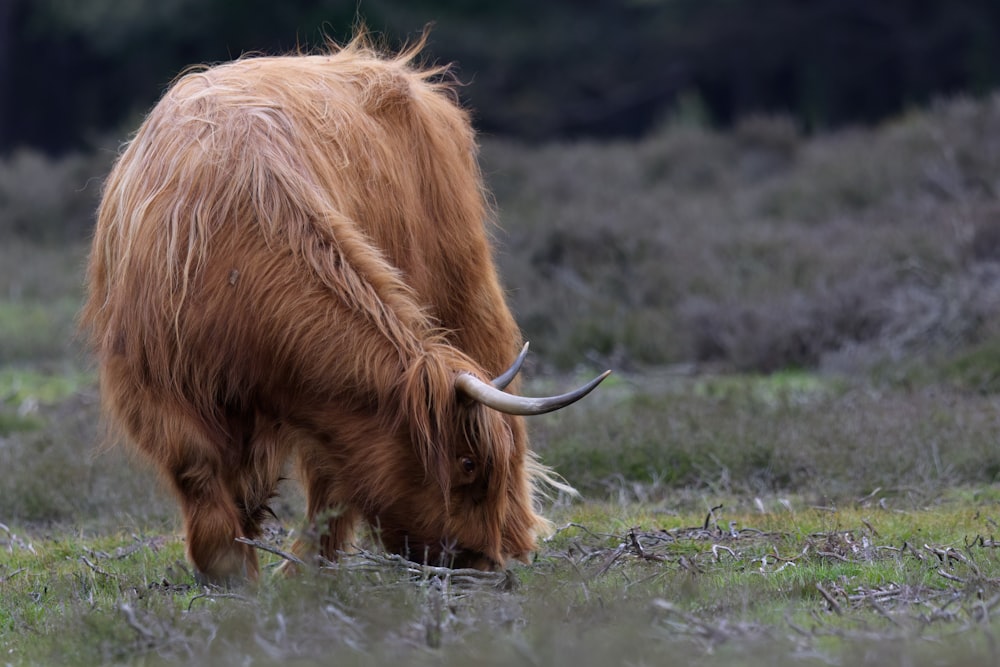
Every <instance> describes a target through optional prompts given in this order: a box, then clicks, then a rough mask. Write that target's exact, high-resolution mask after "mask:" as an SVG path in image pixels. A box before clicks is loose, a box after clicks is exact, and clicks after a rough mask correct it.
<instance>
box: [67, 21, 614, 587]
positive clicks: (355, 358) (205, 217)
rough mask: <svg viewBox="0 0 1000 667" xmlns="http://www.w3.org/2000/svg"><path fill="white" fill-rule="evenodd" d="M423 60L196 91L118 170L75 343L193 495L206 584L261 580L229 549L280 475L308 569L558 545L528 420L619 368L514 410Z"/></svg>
mask: <svg viewBox="0 0 1000 667" xmlns="http://www.w3.org/2000/svg"><path fill="white" fill-rule="evenodd" d="M418 51H419V46H418V47H417V48H414V49H410V50H408V51H406V52H404V53H401V54H399V55H394V56H385V55H382V54H380V53H378V52H376V51H375V50H374V49H373V48H371V47H370V46H369V45H367V44H366V43H365V41H364V40H363V39H358V40H355V41H354V42H352V43H351V44H349V45H348V46H345V47H343V48H332V49H331V51H330V52H329V53H327V54H323V55H294V56H282V57H254V58H244V59H240V60H237V61H234V62H230V63H226V64H222V65H218V66H215V67H210V68H203V69H199V70H192V71H189V72H187V73H186V74H184V75H183V76H182V77H180V78H179V79H178V80H177V81H176V82H175V83H174V84H173V85H172V86H171V87H170V88H169V90H168V91H167V92H166V93H165V94H164V96H163V98H162V99H161V100H160V101H159V103H157V104H156V106H155V107H154V108H153V109H152V111H151V112H150V113H149V115H148V117H147V118H146V119H145V121H144V122H143V123H142V125H141V127H140V128H139V130H138V132H137V133H136V135H135V137H134V138H133V139H132V140H131V141H130V142H129V143H128V145H127V147H126V148H125V149H124V151H123V152H122V154H121V155H120V157H119V159H118V161H117V162H116V164H115V166H114V168H113V169H112V171H111V173H110V175H109V176H108V179H107V182H106V184H105V188H104V193H103V198H102V201H101V205H100V210H99V213H98V221H97V228H96V232H95V237H94V240H93V247H92V251H91V256H90V263H89V268H88V300H87V303H86V305H85V306H84V310H83V313H82V323H83V325H84V327H86V328H87V329H88V330H89V331H90V334H91V338H92V344H93V347H94V349H95V351H96V355H97V359H98V364H99V368H100V384H101V394H102V403H103V407H104V410H105V413H106V415H107V416H108V421H109V423H110V424H111V425H112V426H113V427H116V428H117V430H120V431H121V432H122V434H123V436H124V438H125V439H126V440H127V441H130V442H131V443H133V444H134V445H135V447H136V448H137V449H138V450H139V451H140V452H142V454H144V455H145V457H146V458H147V459H148V460H149V461H150V462H151V463H152V464H153V465H154V466H155V467H156V468H157V469H158V470H159V471H160V472H161V473H162V475H163V477H164V478H165V480H166V482H167V484H168V485H169V486H170V488H171V489H172V490H173V492H174V493H175V494H176V496H177V499H178V500H179V503H180V507H181V511H182V515H183V518H184V527H185V532H186V538H187V550H188V557H189V559H190V560H191V562H192V563H193V564H194V566H195V567H196V568H197V570H198V572H199V573H200V576H202V577H204V578H205V579H206V580H209V581H216V582H219V581H222V582H225V581H231V580H238V579H240V578H243V577H248V578H250V579H255V578H256V577H257V576H258V563H257V557H256V553H255V552H254V550H253V548H252V547H251V546H248V545H247V544H245V543H243V542H240V541H237V540H236V538H239V537H244V538H253V537H255V536H257V535H258V534H259V532H260V526H261V522H262V520H263V519H264V518H265V516H266V515H267V513H268V512H269V509H268V502H269V499H270V498H271V497H272V496H273V495H274V493H275V488H276V485H277V483H278V481H279V477H280V476H281V474H282V472H283V469H284V465H285V462H286V460H287V459H289V458H294V460H295V461H296V464H297V470H298V476H299V479H300V481H301V482H302V484H303V486H304V489H305V495H306V504H307V507H306V511H307V520H308V521H309V522H310V525H312V526H313V527H314V528H315V530H314V531H305V532H304V534H308V533H310V532H312V533H313V534H315V535H316V537H315V539H311V540H310V539H300V540H299V541H297V542H296V543H295V545H293V547H292V550H293V552H295V553H296V554H298V555H299V556H300V557H307V556H309V555H310V554H314V553H316V552H317V551H318V553H319V554H320V555H322V556H324V557H326V558H330V559H333V558H336V557H337V554H338V552H339V551H340V550H342V549H346V548H349V547H350V546H351V544H352V542H353V541H354V533H355V529H356V527H357V524H359V523H360V522H361V521H366V522H367V523H368V524H369V526H370V527H371V528H372V530H373V532H374V533H375V534H376V537H377V538H378V540H379V541H380V543H381V544H382V545H383V546H384V548H386V549H388V550H390V551H392V552H396V553H400V554H405V555H408V556H410V557H412V558H416V559H429V560H435V561H438V562H440V561H441V560H446V561H447V563H448V564H452V565H456V566H457V565H462V566H471V567H479V568H484V569H490V568H499V567H503V566H504V565H505V563H506V562H507V561H508V560H509V559H521V560H525V559H526V558H527V555H528V554H529V553H530V552H531V551H532V550H533V549H534V548H535V547H536V537H537V535H538V534H539V533H540V531H542V530H544V529H545V528H546V525H547V522H546V521H545V520H544V519H543V518H542V517H541V516H539V515H538V514H537V513H536V512H537V508H536V506H535V505H536V500H537V498H536V495H537V492H538V487H539V485H540V484H542V483H545V482H551V481H553V477H552V476H551V473H550V472H549V471H548V469H547V468H545V467H543V466H542V465H541V464H540V463H539V462H537V460H536V459H535V457H534V455H533V454H532V452H531V451H530V450H529V448H528V440H527V436H526V432H525V425H524V423H523V417H522V416H521V415H527V414H538V413H542V412H547V411H550V410H553V409H558V408H560V407H563V406H564V405H568V404H569V403H571V402H573V401H575V400H577V399H579V398H580V397H582V396H583V395H584V394H586V393H587V392H589V391H590V390H591V389H592V388H593V387H594V386H596V385H597V383H598V382H600V381H601V380H602V379H603V378H604V377H605V376H606V375H607V373H605V374H604V375H602V376H600V377H598V378H596V379H595V380H593V381H592V382H590V383H589V384H587V385H585V386H583V387H581V388H580V389H578V390H576V391H574V392H570V393H569V394H565V395H563V396H557V397H551V398H545V399H529V398H522V397H519V396H517V395H516V389H517V380H516V378H515V377H514V376H515V375H516V373H517V369H518V367H519V365H520V361H521V360H522V359H523V353H522V355H521V356H518V350H519V349H520V348H521V335H520V332H519V330H518V328H517V325H516V324H515V322H514V319H513V317H512V315H511V312H510V310H509V309H508V307H507V304H506V303H505V299H504V294H503V291H502V288H501V286H500V284H499V281H498V277H497V272H496V269H495V267H494V264H493V261H492V257H491V248H490V246H489V242H488V236H487V229H486V224H487V223H488V222H489V217H490V211H489V209H488V207H487V205H486V199H485V190H484V186H483V181H482V177H481V174H480V171H479V167H478V163H477V150H476V143H475V137H474V133H473V130H472V128H471V124H470V121H469V118H468V115H467V114H466V112H465V111H463V110H462V109H461V108H460V106H459V105H458V104H457V103H456V101H455V96H454V90H453V86H452V85H451V84H450V83H449V82H448V79H447V76H446V71H445V70H444V69H432V68H423V67H419V66H417V65H416V64H415V60H414V59H415V57H416V55H417V53H418ZM505 369H506V370H505ZM493 377H496V378H497V379H496V380H494V381H492V382H491V381H490V380H489V378H493ZM507 385H509V387H508V389H509V392H508V391H505V390H504V387H505V386H507Z"/></svg>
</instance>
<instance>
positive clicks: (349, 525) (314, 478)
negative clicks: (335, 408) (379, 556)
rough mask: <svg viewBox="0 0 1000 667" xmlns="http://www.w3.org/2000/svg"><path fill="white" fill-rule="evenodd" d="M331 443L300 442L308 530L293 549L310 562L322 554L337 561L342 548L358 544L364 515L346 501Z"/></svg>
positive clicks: (300, 471)
mask: <svg viewBox="0 0 1000 667" xmlns="http://www.w3.org/2000/svg"><path fill="white" fill-rule="evenodd" d="M330 449H331V446H330V444H329V443H321V442H313V441H306V442H300V443H299V452H298V454H299V457H298V458H299V460H298V468H299V478H300V480H301V481H302V485H303V486H304V488H305V494H306V520H307V522H308V523H307V526H308V529H307V531H306V532H305V533H304V535H303V536H302V537H300V538H299V539H298V540H296V542H295V544H294V545H293V546H292V552H293V553H295V555H297V556H298V557H299V558H302V559H303V560H305V561H306V562H309V561H310V557H311V556H313V555H316V554H317V553H318V555H319V556H321V557H322V558H325V559H327V560H336V559H337V555H338V553H339V552H341V551H346V550H348V549H350V548H351V547H353V546H354V536H355V530H356V527H357V524H358V520H359V518H360V514H359V512H358V511H357V509H355V508H354V507H353V506H352V505H350V504H349V503H347V502H345V501H344V500H343V495H342V494H343V490H342V489H341V488H340V486H339V484H338V481H337V470H336V469H333V468H331V463H332V462H331V460H330V455H329V452H330Z"/></svg>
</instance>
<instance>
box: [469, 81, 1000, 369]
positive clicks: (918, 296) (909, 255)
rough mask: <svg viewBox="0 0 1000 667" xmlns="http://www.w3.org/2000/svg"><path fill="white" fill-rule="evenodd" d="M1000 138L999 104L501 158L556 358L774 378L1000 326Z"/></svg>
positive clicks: (520, 278)
mask: <svg viewBox="0 0 1000 667" xmlns="http://www.w3.org/2000/svg"><path fill="white" fill-rule="evenodd" d="M996 137H1000V97H997V96H994V97H991V98H988V99H986V100H983V101H972V100H968V99H957V100H954V101H950V102H942V103H939V104H937V105H935V106H934V107H933V108H932V109H930V110H928V111H925V112H921V113H912V114H908V115H905V116H902V117H900V118H898V119H896V120H894V121H892V122H889V123H886V124H884V125H883V126H880V127H876V128H858V129H850V130H843V131H840V132H836V133H831V134H828V135H821V136H816V137H805V136H803V135H802V134H801V133H800V132H799V131H798V129H797V128H796V126H795V125H794V123H792V122H791V121H790V120H788V119H785V118H781V117H753V118H748V119H746V120H744V121H743V122H742V123H739V124H737V125H736V126H735V127H734V128H733V129H732V130H730V131H728V132H725V133H721V132H716V131H712V130H709V129H706V128H705V127H704V126H702V125H700V124H698V123H689V122H687V123H681V122H671V123H667V124H666V125H665V126H664V127H663V128H661V129H660V130H659V131H658V132H657V133H655V134H653V135H651V136H649V137H647V138H646V139H644V140H643V141H641V142H636V143H630V142H611V143H601V144H596V143H587V142H580V143H575V144H567V145H549V146H543V147H537V148H536V147H530V148H529V147H525V146H520V145H515V144H511V143H504V142H499V141H492V142H487V144H486V145H485V147H484V164H485V167H486V172H487V176H488V180H489V182H490V184H491V185H492V187H493V189H494V191H495V196H496V201H497V206H498V209H499V218H500V221H501V225H502V230H501V231H500V232H498V233H497V237H498V240H499V241H500V243H501V245H502V250H501V252H500V253H499V260H500V264H501V269H502V272H503V273H504V275H505V279H506V281H507V283H508V285H509V286H510V288H511V298H512V302H513V306H514V308H515V311H516V313H517V315H518V317H519V318H520V321H521V323H522V326H523V327H524V329H525V331H526V334H527V337H528V338H529V339H531V340H532V341H533V343H535V345H536V349H537V350H538V351H539V353H540V355H541V356H542V358H544V359H545V360H546V361H547V362H550V363H553V364H555V365H556V366H561V367H570V366H571V365H572V364H575V363H579V361H580V360H581V359H584V358H588V357H590V358H596V359H606V360H610V361H614V362H618V363H620V364H623V365H625V366H626V367H627V366H628V365H629V364H640V365H648V364H662V363H677V362H685V361H691V360H694V361H702V362H712V363H718V364H722V365H723V366H728V367H731V368H736V369H741V370H763V371H771V370H774V369H779V368H784V367H789V366H792V367H822V366H823V365H824V364H826V363H827V362H829V363H830V364H831V365H832V366H833V367H844V366H845V364H846V365H851V364H848V363H847V362H846V360H847V359H848V358H849V359H851V360H853V361H852V362H851V363H855V362H857V361H858V360H861V359H864V360H866V361H865V363H866V364H867V363H871V362H872V360H874V359H877V358H880V357H881V356H884V355H886V354H891V355H895V356H897V357H898V356H899V355H900V354H909V353H911V352H913V353H916V352H920V353H923V352H925V351H927V349H928V348H930V347H934V346H937V347H940V346H942V345H948V346H961V345H966V344H970V343H975V342H977V341H978V340H980V339H981V338H982V337H983V336H986V335H990V332H995V330H996V326H995V325H996V322H995V320H996V318H995V316H994V315H993V313H994V312H996V311H994V310H992V308H993V305H994V304H995V303H996V301H997V299H998V298H1000V282H998V280H997V279H996V278H997V274H996V271H995V270H993V269H992V268H990V266H991V265H992V264H993V263H994V262H995V261H996V260H997V258H998V257H1000V232H997V231H996V230H997V228H998V226H997V221H996V218H997V215H998V214H1000V199H998V197H1000V179H998V178H997V176H996V174H998V173H1000V139H996ZM935 304H936V305H935ZM944 304H947V307H945V305H944ZM921 331H925V332H932V333H933V335H931V336H929V337H928V336H924V335H922V334H921V333H920V332H921Z"/></svg>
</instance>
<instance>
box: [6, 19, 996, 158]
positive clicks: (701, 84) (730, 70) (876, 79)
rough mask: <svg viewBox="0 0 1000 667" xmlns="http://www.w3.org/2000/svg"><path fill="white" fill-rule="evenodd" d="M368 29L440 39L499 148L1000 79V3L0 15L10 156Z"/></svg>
mask: <svg viewBox="0 0 1000 667" xmlns="http://www.w3.org/2000/svg"><path fill="white" fill-rule="evenodd" d="M359 17H360V18H362V19H363V20H364V21H365V23H366V24H367V25H368V26H369V28H370V29H372V30H373V31H375V32H378V33H382V34H384V35H385V36H386V40H387V42H388V44H389V45H390V46H392V45H398V44H399V43H400V42H401V41H405V40H413V39H415V38H416V36H417V35H419V33H420V31H421V29H422V28H423V26H424V25H425V24H426V23H428V22H434V24H435V27H434V30H433V32H432V33H431V43H430V46H429V49H428V53H429V56H430V57H431V58H433V59H434V60H436V61H455V62H457V63H458V66H459V70H458V73H459V76H460V78H461V79H462V80H463V81H465V82H467V83H468V84H469V85H467V86H466V87H464V88H463V91H462V94H463V96H464V97H465V98H466V100H467V102H468V103H469V104H470V106H472V107H474V108H475V110H476V119H477V124H478V125H479V127H480V129H482V130H483V131H485V132H487V133H490V134H499V135H513V136H518V137H522V138H525V139H529V140H540V139H546V138H554V137H563V138H565V137H577V136H622V135H630V136H635V135H639V134H641V133H643V132H645V131H647V130H649V129H650V128H651V127H653V126H655V124H656V123H658V122H662V120H663V119H664V118H665V117H666V116H667V115H668V114H669V113H670V110H671V108H672V106H673V105H674V104H675V103H676V101H677V100H678V98H679V96H681V95H688V96H690V95H692V94H693V95H696V96H697V98H698V99H700V100H701V101H702V102H703V105H704V108H705V109H706V112H707V114H708V116H709V120H710V121H712V122H715V123H719V124H725V123H728V122H730V121H732V120H733V119H734V118H736V117H738V116H740V115H744V114H747V113H753V112H781V113H788V114H791V115H793V116H794V117H795V118H796V119H797V120H798V121H799V122H800V123H801V124H802V126H803V127H805V128H807V129H814V128H825V127H832V126H837V125H840V124H844V123H851V122H869V121H876V120H879V119H881V118H884V117H886V116H888V115H891V114H894V113H898V112H900V111H901V110H904V109H905V108H907V107H908V106H912V105H919V104H923V103H926V102H927V101H928V100H929V99H931V98H933V97H934V96H938V95H948V94H954V93H956V92H959V91H964V92H972V93H981V92H985V91H988V90H990V89H992V88H993V87H995V86H997V84H998V82H1000V2H996V0H956V1H955V2H937V1H935V0H878V2H873V1H871V0H760V1H759V2H747V1H746V0H548V1H547V2H537V1H536V0H504V2H480V1H478V0H437V1H434V0H412V1H407V0H361V1H360V2H358V1H356V0H283V1H282V2H275V1H274V0H77V1H76V2H72V1H71V2H66V1H65V0H0V151H8V150H11V149H13V148H16V147H18V146H22V145H30V146H35V147H39V148H41V149H43V150H46V151H48V152H53V153H58V152H61V151H65V150H67V149H71V148H77V147H81V146H86V145H87V144H88V143H93V142H94V140H95V137H97V136H100V135H101V134H106V133H118V134H120V133H121V132H122V131H123V128H125V127H128V126H130V125H134V124H135V120H136V118H138V116H139V115H140V114H141V113H142V112H143V111H145V110H146V109H148V108H149V106H150V105H151V104H152V103H153V102H155V100H156V98H157V97H158V96H159V95H160V93H161V92H162V90H163V88H164V87H165V86H166V85H167V84H168V83H169V82H170V80H171V79H172V78H173V77H174V76H175V75H176V74H177V73H178V72H180V71H181V70H182V69H183V68H184V67H185V66H187V65H189V64H192V63H199V62H214V61H220V60H226V59H229V58H232V57H235V56H238V55H240V54H243V53H246V52H251V51H262V52H286V51H290V50H293V49H295V48H299V47H304V48H315V47H317V46H318V45H320V44H321V43H322V41H323V35H324V34H326V35H329V36H330V37H333V38H335V39H340V40H342V39H344V38H346V37H348V36H349V35H350V34H351V32H352V29H353V26H354V25H356V23H357V19H358V18H359Z"/></svg>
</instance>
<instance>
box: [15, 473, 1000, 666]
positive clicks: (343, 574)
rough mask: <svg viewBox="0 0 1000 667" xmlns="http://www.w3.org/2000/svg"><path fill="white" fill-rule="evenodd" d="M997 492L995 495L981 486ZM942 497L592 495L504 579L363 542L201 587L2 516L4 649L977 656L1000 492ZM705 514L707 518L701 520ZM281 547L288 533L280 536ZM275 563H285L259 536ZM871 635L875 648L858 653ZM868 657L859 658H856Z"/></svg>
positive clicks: (165, 544) (141, 537)
mask: <svg viewBox="0 0 1000 667" xmlns="http://www.w3.org/2000/svg"><path fill="white" fill-rule="evenodd" d="M986 491H988V493H989V495H993V496H995V493H996V492H995V490H986ZM973 497H974V496H970V495H969V494H968V493H967V494H965V495H964V496H963V497H961V498H955V499H948V500H943V501H942V502H940V503H939V504H938V505H937V506H936V507H935V508H933V509H926V510H907V511H899V510H896V509H893V508H891V507H889V508H882V507H878V506H871V505H869V506H860V505H859V506H856V507H850V508H844V509H838V510H835V511H830V510H827V509H815V508H810V507H807V506H802V505H800V501H799V500H798V499H796V500H793V501H790V502H788V503H786V504H785V505H782V506H781V509H780V510H778V511H765V512H761V511H759V510H758V509H756V508H754V509H750V508H749V507H747V506H746V505H745V504H744V505H742V506H740V505H739V503H737V509H735V510H733V511H729V510H727V509H726V508H722V509H718V510H715V511H714V512H713V513H711V514H703V513H701V512H699V513H694V512H682V513H678V514H664V513H663V512H662V511H660V510H657V509H654V508H649V507H642V506H638V505H632V506H628V507H625V508H623V507H620V506H613V505H606V504H599V503H592V502H590V503H583V504H579V505H574V506H571V507H567V508H563V509H561V510H558V511H557V512H556V515H555V518H556V520H557V523H558V524H559V529H558V530H557V532H556V533H555V535H554V536H553V537H551V538H550V539H549V540H547V541H546V542H545V543H543V545H542V548H541V549H540V551H539V553H538V555H537V557H536V561H535V562H534V563H533V564H532V565H530V566H517V567H516V568H515V569H514V570H513V571H512V574H511V576H512V578H513V580H514V581H515V582H516V584H515V585H514V586H513V588H512V589H508V590H497V589H496V588H494V587H493V586H492V585H490V584H489V582H486V581H485V580H484V582H482V583H476V582H474V581H473V582H471V583H464V584H460V583H455V582H453V581H451V580H450V579H449V577H448V576H447V575H438V574H426V575H424V576H416V577H413V576H409V575H406V574H405V573H403V572H402V571H401V570H398V569H396V568H393V567H392V566H386V565H382V566H378V567H372V566H371V563H366V561H364V559H363V558H361V559H359V558H355V559H354V560H353V561H351V562H350V563H347V562H345V563H344V564H343V565H342V566H341V567H339V568H334V569H328V570H326V571H324V572H321V573H312V572H308V571H307V572H304V573H301V574H300V576H298V577H296V578H293V579H285V578H280V577H277V578H276V577H273V576H270V577H266V578H265V579H264V580H263V581H262V582H261V584H260V585H259V586H258V587H256V588H245V589H242V590H233V591H222V590H218V589H207V588H203V587H200V586H198V585H197V584H196V583H195V582H194V580H193V578H192V576H191V573H190V571H189V570H188V568H187V566H186V565H185V564H184V562H183V544H182V541H181V539H180V538H179V537H177V536H176V535H173V534H171V533H166V534H163V533H134V532H113V533H101V534H92V533H87V532H83V531H66V530H65V529H58V528H52V529H48V530H41V531H39V530H37V529H36V530H33V529H30V528H28V529H25V530H18V529H17V528H16V527H9V528H8V527H5V528H4V529H0V545H2V546H3V549H2V550H0V590H2V592H3V599H4V604H3V607H2V610H0V645H2V646H4V647H5V651H6V655H5V661H6V662H7V663H8V664H12V665H20V664H37V663H39V662H50V661H54V662H58V663H59V664H97V663H104V664H108V663H117V662H128V663H129V664H159V663H160V662H170V663H173V662H185V663H188V664H208V663H209V662H212V663H213V664H246V661H254V663H255V664H257V662H260V663H261V664H272V663H273V664H277V663H279V662H283V661H295V660H301V661H303V664H305V663H311V662H313V661H321V660H323V659H324V658H327V657H328V656H330V655H333V654H336V655H337V656H338V663H339V662H346V663H347V664H378V663H379V661H381V660H385V659H395V660H403V661H406V662H415V663H417V664H424V663H427V664H431V663H433V664H442V663H444V664H462V663H463V661H466V660H477V661H483V662H485V664H523V661H525V660H527V661H528V662H533V661H538V662H540V663H551V664H571V663H579V664H583V665H590V664H604V663H603V662H602V661H604V660H610V659H614V656H616V655H618V656H630V657H631V658H632V659H634V660H636V661H641V660H655V659H656V656H658V655H659V656H662V655H665V654H667V655H673V656H675V657H676V658H677V659H678V660H688V661H697V662H698V664H711V665H714V664H720V665H721V664H728V662H727V661H730V660H733V659H736V658H740V661H741V662H743V661H744V660H746V661H747V664H754V661H755V660H758V659H759V660H761V661H763V660H765V659H768V660H771V661H776V662H777V663H778V664H813V660H814V659H815V660H822V661H836V662H839V661H844V662H848V661H851V660H856V659H860V660H861V662H860V663H858V664H880V663H879V662H878V661H877V659H874V658H873V657H872V656H873V655H878V654H879V651H878V650H877V647H879V646H884V645H885V644H886V643H902V644H901V646H902V647H903V648H902V650H903V651H904V652H905V653H906V654H907V655H908V656H909V658H910V659H912V660H913V661H914V662H913V663H911V664H935V662H934V661H933V659H930V660H928V659H927V658H928V655H929V654H928V653H927V652H928V651H929V652H930V655H933V654H935V653H938V652H939V651H940V649H941V648H942V646H943V645H946V646H948V647H949V651H951V652H952V653H951V654H952V655H956V656H958V657H960V658H962V657H963V656H964V658H963V659H968V660H972V659H974V658H977V657H979V658H981V657H983V656H984V655H985V654H984V653H983V652H982V651H983V650H985V649H986V648H987V646H988V645H987V643H986V642H987V641H988V640H989V638H990V637H991V636H992V632H994V631H995V630H997V629H1000V626H997V625H996V624H994V623H993V622H991V621H989V619H988V618H987V617H985V616H984V614H987V613H988V612H989V611H992V610H993V608H994V607H995V606H996V605H997V604H998V600H1000V597H998V596H1000V550H998V548H997V547H995V546H993V543H992V541H991V538H989V537H986V536H987V535H988V534H990V532H991V531H992V530H993V528H994V525H995V522H994V521H993V518H992V517H990V516H989V515H990V513H993V514H994V515H997V516H1000V505H998V504H997V502H996V500H995V499H994V498H991V499H990V500H989V501H988V502H985V503H984V502H981V501H976V500H973V499H972V498H973ZM706 516H707V519H706ZM270 539H271V541H272V542H273V543H274V544H275V545H277V546H279V547H280V546H285V545H286V542H287V541H288V539H289V537H288V534H287V532H284V531H278V532H272V533H271V536H270ZM262 558H263V561H264V562H265V563H269V564H273V563H275V562H277V561H279V560H280V559H279V558H278V557H277V556H273V555H271V554H268V553H263V552H262ZM859 642H860V645H864V646H867V647H868V650H869V651H874V653H873V654H870V653H869V652H864V653H861V652H859V650H858V649H859ZM852 664H854V663H852Z"/></svg>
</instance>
